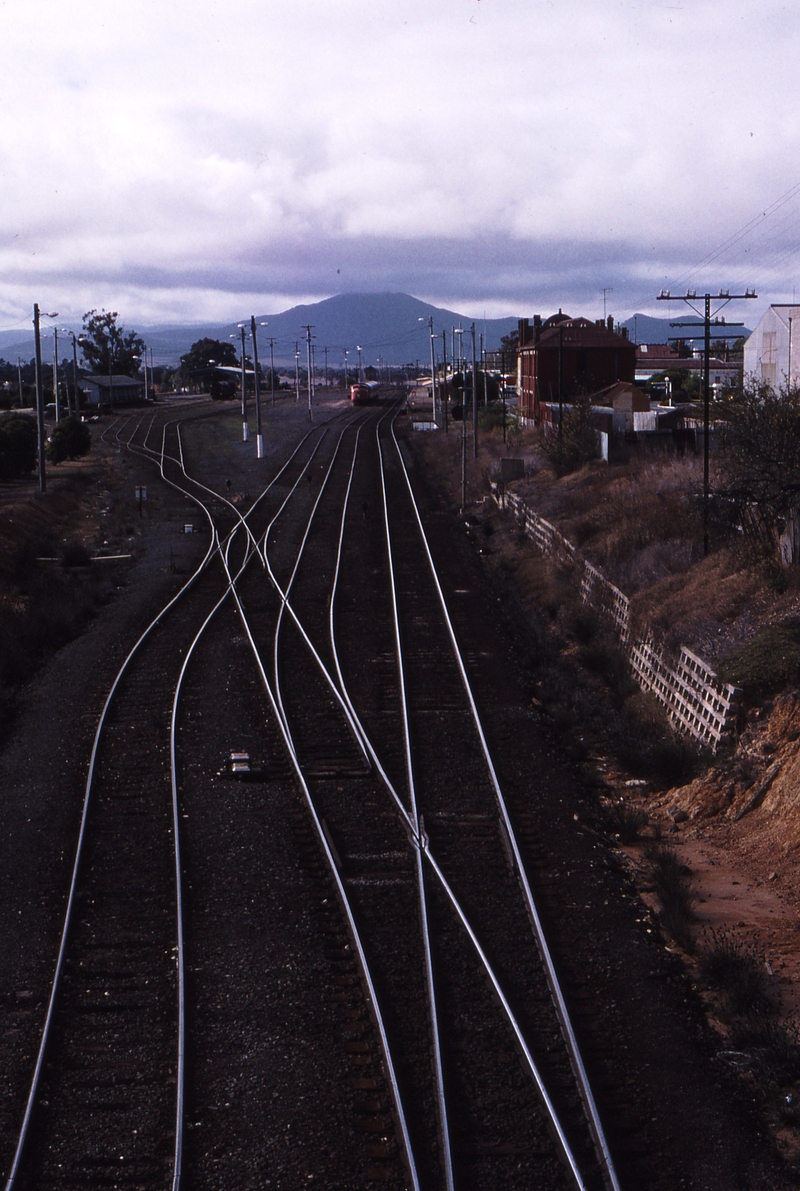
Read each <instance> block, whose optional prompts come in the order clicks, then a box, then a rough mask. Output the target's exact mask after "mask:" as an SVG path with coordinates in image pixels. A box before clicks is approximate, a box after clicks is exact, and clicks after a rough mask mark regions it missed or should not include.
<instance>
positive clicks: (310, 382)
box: [305, 323, 314, 421]
mask: <svg viewBox="0 0 800 1191" xmlns="http://www.w3.org/2000/svg"><path fill="white" fill-rule="evenodd" d="M313 325H314V324H313V323H308V324H307V325H306V326H305V332H306V367H307V368H308V417H309V421H313V419H314V414H313V412H312V404H313V402H312V393H313V376H312V372H311V330H312V327H313Z"/></svg>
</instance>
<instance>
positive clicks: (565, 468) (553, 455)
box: [542, 393, 598, 476]
mask: <svg viewBox="0 0 800 1191" xmlns="http://www.w3.org/2000/svg"><path fill="white" fill-rule="evenodd" d="M542 450H543V451H544V453H545V456H546V457H547V460H548V462H549V463H550V465H551V467H552V468H553V469H554V471H555V472H556V473H557V474H558V475H560V476H565V475H567V474H568V472H571V471H577V470H578V468H580V467H583V465H584V463H588V462H589V460H590V459H596V458H597V455H598V448H597V430H596V428H595V425H594V415H593V413H592V398H591V396H588V395H586V394H583V393H582V394H578V395H577V396H575V397H572V398H571V399H570V404H569V405H566V404H565V405H564V409H563V418H562V422H561V433H560V434H559V431H558V426H557V425H556V426H554V427H550V426H545V427H544V434H543V435H542Z"/></svg>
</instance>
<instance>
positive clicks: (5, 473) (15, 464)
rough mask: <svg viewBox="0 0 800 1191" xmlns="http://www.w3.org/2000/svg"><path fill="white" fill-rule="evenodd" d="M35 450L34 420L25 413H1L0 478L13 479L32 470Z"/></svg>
mask: <svg viewBox="0 0 800 1191" xmlns="http://www.w3.org/2000/svg"><path fill="white" fill-rule="evenodd" d="M37 452H38V433H37V429H36V421H35V420H34V419H33V418H31V417H28V416H27V415H26V414H15V413H9V414H3V415H2V417H0V480H13V479H15V478H16V477H17V476H24V475H28V474H29V473H30V472H32V471H33V469H34V467H35V466H36V455H37Z"/></svg>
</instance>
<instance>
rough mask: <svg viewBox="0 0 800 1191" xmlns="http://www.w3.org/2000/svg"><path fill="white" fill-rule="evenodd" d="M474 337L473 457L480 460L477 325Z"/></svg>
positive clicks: (473, 328)
mask: <svg viewBox="0 0 800 1191" xmlns="http://www.w3.org/2000/svg"><path fill="white" fill-rule="evenodd" d="M470 334H471V335H472V455H473V458H474V459H477V458H478V385H477V365H476V362H475V324H474V323H473V324H472V329H471V331H470Z"/></svg>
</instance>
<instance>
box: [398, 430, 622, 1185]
mask: <svg viewBox="0 0 800 1191" xmlns="http://www.w3.org/2000/svg"><path fill="white" fill-rule="evenodd" d="M392 439H393V441H394V446H395V450H396V452H397V457H398V459H399V461H400V466H401V468H402V472H403V476H404V478H405V482H406V486H407V488H408V492H409V496H410V499H411V505H412V508H413V511H414V517H415V519H416V522H417V526H418V529H419V533H420V537H421V540H422V544H423V548H424V551H425V555H426V557H427V561H428V566H429V568H430V573H431V576H432V578H433V581H434V584H435V587H436V591H437V595H438V598H439V603H440V606H441V609H442V614H443V616H444V619H445V623H446V625H447V631H448V635H449V637H450V642H451V646H452V649H453V654H454V657H455V660H456V663H457V666H458V669H459V672H460V674H461V681H462V684H463V686H464V690H465V693H466V695H467V699H468V701H469V705H470V711H471V714H472V718H473V722H474V724H475V728H476V731H477V733H478V737H479V740H480V743H481V750H482V752H483V755H484V759H485V761H486V765H487V769H488V772H489V776H490V779H491V783H492V786H493V789H494V793H495V798H496V801H497V804H498V808H499V810H500V814H501V816H502V819H503V823H504V825H505V828H506V831H507V833H508V838H509V842H510V845H511V850H512V853H513V856H514V863H515V865H516V868H517V873H518V877H519V881H520V885H521V887H522V891H523V897H524V900H525V905H526V909H527V912H528V917H529V919H530V921H531V925H532V927H533V932H534V937H535V939H536V943H537V946H538V948H539V953H540V955H541V957H542V962H543V964H544V967H545V971H546V974H547V981H548V984H549V986H550V991H551V995H552V997H553V1000H554V1003H555V1008H556V1012H557V1014H558V1018H559V1021H560V1023H561V1028H562V1032H563V1034H564V1041H565V1043H566V1046H567V1050H568V1052H569V1055H570V1061H571V1064H572V1068H573V1074H574V1077H575V1080H576V1083H577V1085H578V1090H579V1093H580V1096H581V1099H582V1101H583V1104H584V1109H585V1111H586V1115H587V1118H588V1121H587V1123H588V1125H589V1128H590V1131H591V1133H592V1138H593V1141H594V1144H595V1149H596V1151H597V1157H598V1160H599V1162H600V1166H601V1169H602V1171H603V1177H604V1179H605V1181H606V1182H607V1184H608V1186H609V1187H610V1188H611V1189H612V1191H621V1187H620V1183H619V1179H618V1177H617V1174H616V1170H615V1168H614V1162H613V1158H612V1156H611V1152H610V1150H609V1148H608V1143H607V1141H606V1137H605V1131H604V1129H603V1125H602V1122H601V1120H600V1114H599V1112H598V1109H597V1105H596V1102H595V1099H594V1093H593V1092H592V1089H591V1086H590V1084H589V1078H588V1075H587V1073H586V1068H585V1066H584V1062H583V1057H582V1055H581V1052H580V1048H579V1046H578V1041H577V1038H576V1036H575V1031H574V1029H573V1026H572V1021H571V1018H570V1015H569V1011H568V1009H567V1005H566V1001H565V999H564V994H563V992H562V989H561V983H560V981H559V979H558V974H557V972H556V969H555V964H554V963H553V958H552V955H551V953H550V948H549V946H548V944H547V939H546V937H545V932H544V927H543V925H542V921H541V918H540V917H539V911H538V909H537V907H536V902H535V900H534V897H533V892H532V890H531V886H530V882H529V880H528V874H527V871H526V869H525V864H524V861H523V859H522V854H521V851H520V848H519V843H518V841H517V838H516V833H515V832H514V828H513V825H512V822H511V816H510V815H509V811H508V807H507V804H506V801H505V798H504V796H503V792H502V789H501V786H500V781H499V778H498V776H497V770H496V769H495V765H494V761H493V760H492V756H491V752H490V750H489V745H488V741H487V739H486V734H485V732H484V729H483V724H482V722H481V718H480V714H479V712H478V707H477V704H476V702H475V696H474V693H473V690H472V684H471V683H470V680H469V676H468V674H467V669H466V666H465V664H464V659H463V656H462V653H461V649H460V647H459V644H458V639H457V637H456V633H455V629H454V627H453V622H452V619H451V617H450V612H449V609H448V607H447V601H446V600H445V596H444V591H443V590H442V585H441V582H440V580H439V574H438V571H437V569H436V565H435V563H434V561H433V555H432V554H431V549H430V545H429V543H428V538H427V534H426V533H425V529H424V526H423V524H422V517H421V515H420V511H419V506H418V504H417V501H416V497H415V496H414V490H413V487H412V484H411V478H410V476H409V474H408V469H407V467H406V464H405V460H404V459H403V453H402V451H401V450H400V444H399V442H398V441H397V434H396V431H395V427H394V422H392ZM428 854H429V853H428ZM431 859H432V857H431Z"/></svg>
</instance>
